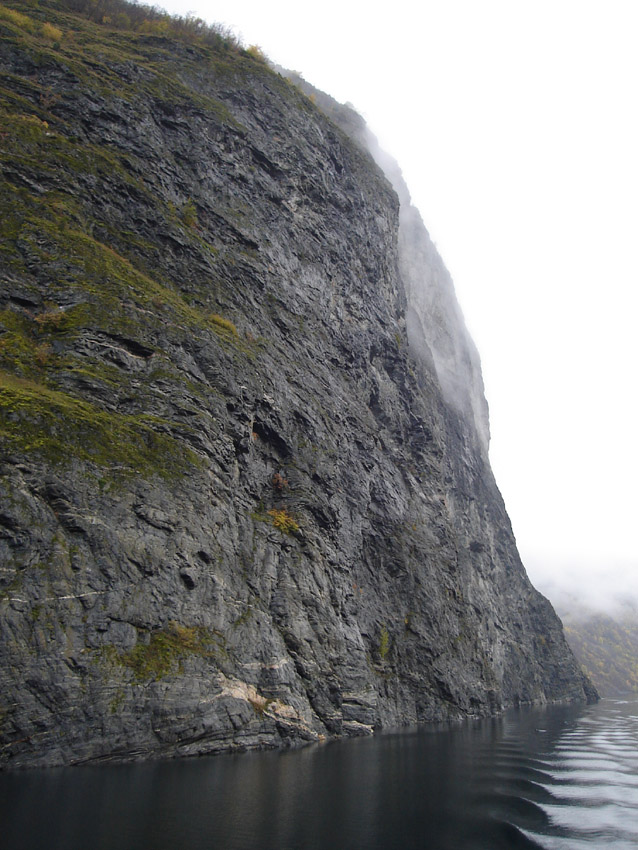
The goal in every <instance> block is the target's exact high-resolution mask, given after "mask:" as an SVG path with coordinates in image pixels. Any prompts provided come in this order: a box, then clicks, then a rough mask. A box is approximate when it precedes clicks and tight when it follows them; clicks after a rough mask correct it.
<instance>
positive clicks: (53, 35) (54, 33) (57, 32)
mask: <svg viewBox="0 0 638 850" xmlns="http://www.w3.org/2000/svg"><path fill="white" fill-rule="evenodd" d="M42 35H43V36H44V37H45V38H48V39H49V41H62V36H63V32H62V30H61V29H59V27H54V26H53V24H48V23H47V24H42Z"/></svg>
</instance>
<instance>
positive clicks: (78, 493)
mask: <svg viewBox="0 0 638 850" xmlns="http://www.w3.org/2000/svg"><path fill="white" fill-rule="evenodd" d="M78 5H82V4H81V3H79V2H78V3H73V2H72V0H66V2H61V0H59V1H58V2H56V0H40V2H39V3H37V4H36V3H34V4H28V3H20V4H8V5H5V6H3V7H0V37H1V39H2V41H1V44H0V70H1V71H2V79H1V86H2V89H1V91H2V97H1V104H2V105H1V107H0V110H1V111H0V164H1V167H2V191H1V192H0V230H1V242H0V268H1V272H2V288H1V290H0V370H1V371H0V439H1V446H2V455H1V468H0V658H1V666H0V760H1V762H2V763H3V764H5V765H8V766H12V765H16V766H18V765H43V764H61V763H69V762H82V761H86V760H95V759H109V758H127V757H140V756H152V755H162V754H164V755H169V754H170V755H172V754H194V753H203V752H213V751H218V750H223V749H229V748H234V747H238V746H242V747H243V746H270V745H279V744H281V743H284V742H292V743H294V742H297V741H301V740H307V741H312V740H319V739H321V738H322V737H324V736H332V735H344V734H368V733H370V732H371V731H372V730H373V729H375V728H379V727H387V726H392V725H397V724H405V723H412V722H415V721H427V720H436V719H444V718H458V717H463V716H467V715H477V714H487V713H493V712H497V711H499V710H501V709H502V708H503V707H505V706H509V705H514V704H518V703H523V702H532V701H534V702H544V701H547V700H556V699H577V700H578V699H585V698H588V697H590V698H591V697H593V696H594V692H593V690H592V689H591V686H590V685H589V683H588V681H587V680H585V679H584V677H583V675H582V674H581V673H580V671H579V669H578V667H577V665H576V663H575V661H574V659H573V656H572V655H571V653H570V651H569V650H568V648H567V645H566V643H565V641H564V637H563V632H562V627H561V625H560V622H559V621H558V619H557V618H556V616H555V614H554V612H553V610H552V608H551V606H550V605H549V603H548V602H547V601H546V600H545V599H544V598H543V597H542V596H540V595H539V594H538V593H537V592H536V591H535V590H534V589H533V588H532V586H531V585H530V583H529V581H528V579H527V577H526V575H525V572H524V570H523V567H522V565H521V563H520V559H519V557H518V554H517V551H516V546H515V541H514V539H513V535H512V532H511V528H510V524H509V520H508V518H507V515H506V512H505V508H504V506H503V503H502V500H501V497H500V495H499V492H498V489H497V487H496V485H495V483H494V480H493V477H492V474H491V472H490V469H489V464H488V460H487V413H486V406H485V402H484V399H483V395H482V386H481V383H480V369H479V366H478V358H477V357H476V354H475V352H474V348H473V346H472V345H471V342H470V341H469V338H468V337H467V334H466V332H465V330H464V328H463V325H462V319H461V317H460V313H459V311H458V307H457V306H456V301H455V299H454V295H453V290H452V286H451V282H450V281H449V278H448V276H447V274H446V272H445V269H444V268H443V266H442V264H441V262H440V260H439V258H438V256H437V255H436V252H435V251H434V249H433V247H432V246H431V243H430V242H429V239H428V237H427V233H426V232H425V230H424V228H423V227H422V224H421V223H420V220H418V214H416V213H415V212H414V211H412V210H411V208H410V207H409V204H408V203H407V201H405V199H404V203H403V205H402V206H403V210H402V212H400V205H399V200H398V198H397V195H396V193H395V191H394V190H393V189H392V187H391V185H390V184H389V182H388V181H387V179H386V178H385V176H384V175H383V173H382V172H381V170H380V169H379V168H378V167H377V166H376V165H375V163H374V162H373V160H372V158H371V157H370V155H369V154H368V153H367V152H366V151H364V150H363V149H362V148H361V146H360V145H359V144H358V143H357V141H356V140H355V138H356V134H353V138H351V137H349V136H348V135H347V134H346V133H345V132H344V131H343V130H342V129H340V128H339V127H338V126H337V125H336V124H335V123H334V122H333V121H331V120H330V119H329V118H328V117H327V116H326V115H325V114H324V113H323V112H322V111H320V109H319V108H317V107H316V106H315V105H314V104H313V103H312V102H311V101H310V100H309V99H308V98H307V97H305V96H304V95H303V94H302V93H301V92H300V90H299V89H298V88H297V87H295V86H294V85H293V84H291V83H290V82H289V81H288V80H286V79H284V78H283V77H282V76H280V75H278V74H276V73H274V72H272V71H271V70H270V69H269V68H268V67H267V66H266V65H265V63H264V62H263V61H262V60H261V57H260V56H259V55H257V56H255V55H251V54H250V52H245V51H243V50H241V49H239V48H237V46H236V45H233V44H232V43H230V42H229V41H228V39H226V38H224V37H223V36H218V37H217V38H215V37H213V35H214V34H211V33H207V34H206V37H205V38H204V37H202V34H201V32H199V31H198V32H195V31H193V30H192V29H191V30H189V29H188V28H186V29H184V28H182V30H183V31H179V28H176V27H170V26H168V25H167V23H166V21H165V20H164V19H162V18H161V17H160V18H152V19H150V20H148V21H147V22H144V21H142V22H141V23H140V21H139V19H138V20H136V22H135V28H136V31H133V28H132V23H131V20H130V19H129V18H128V17H127V16H126V15H125V12H124V11H122V9H125V7H123V6H122V4H120V6H119V7H118V8H120V12H119V14H120V17H118V18H117V20H116V19H115V17H114V16H108V15H107V16H106V22H105V23H104V22H103V23H101V24H97V23H95V22H94V21H92V20H90V19H89V17H86V16H80V15H78V14H75V13H73V12H71V11H70V9H71V8H72V7H73V6H78ZM86 6H87V7H88V8H89V9H93V12H95V8H97V6H98V4H92V5H90V4H86ZM94 7H95V8H94ZM122 15H123V16H124V17H122ZM93 16H94V17H96V15H95V14H94V15H93ZM98 17H99V20H101V21H104V20H105V16H104V15H100V16H98ZM116 17H117V16H116ZM138 17H139V16H138ZM115 25H117V26H118V27H119V28H117V29H116V28H114V27H115ZM410 229H412V230H414V231H415V233H414V234H412V236H410V238H409V239H408V233H409V230H410Z"/></svg>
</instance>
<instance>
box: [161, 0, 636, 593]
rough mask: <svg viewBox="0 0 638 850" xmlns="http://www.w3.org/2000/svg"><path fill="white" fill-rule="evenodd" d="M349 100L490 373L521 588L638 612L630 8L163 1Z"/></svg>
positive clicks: (496, 442)
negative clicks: (387, 163) (424, 230)
mask: <svg viewBox="0 0 638 850" xmlns="http://www.w3.org/2000/svg"><path fill="white" fill-rule="evenodd" d="M159 5H160V6H161V7H162V8H165V9H167V10H168V11H170V12H174V13H179V14H185V13H187V12H193V13H194V14H195V15H196V16H199V17H202V18H204V19H205V20H207V21H209V22H219V23H225V24H228V25H230V26H231V27H232V29H233V31H234V32H235V33H236V34H237V35H239V36H241V38H242V40H243V41H244V43H245V44H246V45H249V44H258V45H259V46H260V47H261V48H262V49H263V50H264V52H265V53H266V54H267V55H268V56H269V57H270V59H272V60H273V61H274V62H277V63H279V64H280V65H283V66H285V67H288V68H291V69H294V70H297V71H300V72H301V73H302V74H303V76H304V77H305V79H307V80H308V81H309V82H310V83H312V84H313V85H315V86H317V87H318V88H320V89H323V90H324V91H326V92H328V93H329V94H331V95H333V97H335V98H337V99H338V100H340V101H342V102H345V101H350V102H351V103H352V104H353V105H354V106H355V107H356V108H357V109H358V110H359V112H361V114H362V115H363V116H364V117H365V118H366V120H367V121H368V124H369V125H370V127H371V128H372V130H373V131H374V132H375V133H376V134H377V136H378V137H379V139H380V141H381V144H382V146H383V147H385V149H386V150H387V151H388V152H389V153H391V154H392V155H393V156H394V157H395V158H396V159H397V160H398V162H399V164H400V166H401V168H402V169H403V173H404V176H405V178H406V181H407V183H408V186H409V188H410V191H411V194H412V197H413V201H414V203H415V205H416V206H417V207H418V208H419V210H420V211H421V214H422V216H423V219H424V221H425V222H426V225H427V226H428V229H429V230H430V233H431V235H432V238H433V239H434V240H435V242H436V243H437V245H438V248H439V250H440V252H441V255H442V257H443V260H444V261H445V263H446V265H447V266H448V268H449V270H450V272H451V273H452V276H453V278H454V281H455V285H456V290H457V294H458V298H459V301H460V303H461V306H462V308H463V311H464V314H465V317H466V321H467V324H468V327H469V329H470V331H471V333H472V335H473V337H474V339H475V341H476V343H477V345H478V348H479V351H480V353H481V358H482V363H483V374H484V379H485V385H486V394H487V398H488V402H489V405H490V420H491V428H492V446H491V452H490V454H491V458H492V465H493V467H494V471H495V474H496V478H497V481H498V482H499V486H500V488H501V491H502V493H503V495H504V498H505V502H506V505H507V508H508V512H509V514H510V517H511V519H512V523H513V525H514V531H515V534H516V537H517V540H518V544H519V549H520V551H521V555H522V557H523V561H524V563H525V565H526V567H527V569H528V572H529V574H530V576H531V578H532V580H533V581H535V583H536V584H537V585H538V586H539V587H541V589H545V590H546V591H549V592H550V593H551V587H550V582H552V581H553V582H554V583H555V584H558V585H561V584H562V585H568V586H570V587H571V588H572V589H574V590H576V591H580V590H586V591H588V592H589V596H590V597H592V596H593V597H594V598H596V597H603V596H607V597H608V596H610V595H613V594H615V593H622V592H624V591H625V590H631V591H632V592H633V593H634V594H635V595H636V596H638V548H637V543H636V536H637V535H638V522H637V512H638V511H637V509H638V498H637V495H636V492H637V490H638V452H637V448H636V437H637V435H636V408H637V402H636V387H637V381H636V366H637V365H638V364H637V357H636V348H635V320H636V306H637V300H638V296H637V291H638V288H637V284H638V256H637V244H638V243H637V234H638V2H636V0H596V2H588V0H579V1H578V0H553V2H547V0H533V2H522V0H480V2H479V0H421V2H416V0H395V2H394V3H392V4H387V5H386V4H380V3H375V2H374V0H368V2H365V3H363V2H358V0H357V2H350V3H348V2H343V0H342V2H339V3H337V2H335V0H324V2H323V3H322V4H321V6H319V5H314V4H313V5H312V6H311V5H309V4H303V3H300V2H299V0H295V2H292V0H269V2H267V3H265V2H263V0H262V2H257V0H165V2H161V0H160V2H159Z"/></svg>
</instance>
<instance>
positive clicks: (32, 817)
mask: <svg viewBox="0 0 638 850" xmlns="http://www.w3.org/2000/svg"><path fill="white" fill-rule="evenodd" d="M0 836H1V838H0V846H2V847H3V848H4V850H17V848H20V850H31V848H33V849H34V850H35V848H38V850H41V849H42V848H47V850H58V848H59V849H60V850H61V849H62V848H64V850H78V848H89V847H90V848H92V850H115V848H117V850H147V848H148V850H169V848H170V850H253V848H259V850H334V848H339V850H359V849H361V850H394V848H396V850H399V849H400V850H410V848H415V850H416V848H419V850H499V848H539V847H540V848H548V850H554V848H557V850H580V848H595V849H596V850H598V848H601V847H605V848H616V850H620V848H623V850H625V848H626V850H628V848H636V847H637V846H638V700H636V699H635V698H634V697H632V698H631V699H628V700H603V701H602V702H601V703H599V704H598V705H595V706H587V707H584V706H581V707H567V706H554V707H549V708H547V709H544V710H535V709H530V710H520V711H516V712H511V713H508V714H507V715H505V716H504V717H501V718H498V719H492V720H481V721H473V722H468V723H464V724H462V725H458V726H452V727H445V728H437V729H433V728H427V729H420V730H418V731H415V732H403V733H399V734H392V735H381V736H378V737H375V738H362V739H355V740H348V741H340V742H335V743H329V744H324V745H320V746H312V747H308V748H306V749H302V750H295V751H283V752H262V753H247V754H244V755H233V756H218V757H212V758H202V759H197V760H180V761H172V762H154V763H146V764H133V765H120V766H102V767H78V768H67V769H53V770H40V771H29V772H23V773H14V774H11V773H9V774H3V775H0Z"/></svg>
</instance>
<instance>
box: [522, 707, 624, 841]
mask: <svg viewBox="0 0 638 850" xmlns="http://www.w3.org/2000/svg"><path fill="white" fill-rule="evenodd" d="M635 710H636V703H635V702H634V701H630V700H604V701H602V702H601V703H600V704H599V705H598V706H594V707H592V708H591V709H589V710H588V712H587V713H586V714H584V715H583V716H581V717H580V718H578V720H577V721H576V726H575V727H573V728H569V729H565V730H563V731H562V733H561V734H560V735H559V738H558V740H556V741H554V742H553V745H552V746H551V748H550V749H549V750H548V752H547V753H546V766H545V768H544V774H545V777H546V778H545V780H544V781H543V783H542V786H543V789H544V791H545V792H546V795H547V796H546V797H545V798H542V797H538V798H536V805H538V806H539V807H540V808H541V809H542V811H543V814H544V815H545V817H546V818H547V825H545V826H541V825H540V824H539V825H537V826H535V827H530V826H529V825H528V824H525V823H520V824H519V825H520V826H521V828H522V831H523V832H524V834H525V835H526V836H527V837H528V838H530V839H533V840H534V841H536V842H538V844H540V846H541V847H543V848H546V850H583V848H595V849H596V850H598V848H601V847H605V850H630V848H631V850H636V847H638V775H637V771H638V716H637V715H636V714H635Z"/></svg>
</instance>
